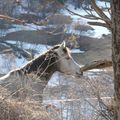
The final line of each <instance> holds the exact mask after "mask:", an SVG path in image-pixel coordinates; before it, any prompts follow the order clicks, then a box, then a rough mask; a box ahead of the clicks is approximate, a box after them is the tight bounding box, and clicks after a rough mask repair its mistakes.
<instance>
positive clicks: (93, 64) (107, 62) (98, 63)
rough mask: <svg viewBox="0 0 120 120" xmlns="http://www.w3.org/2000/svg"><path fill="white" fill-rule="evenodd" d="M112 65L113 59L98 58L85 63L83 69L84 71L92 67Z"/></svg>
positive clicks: (98, 67) (100, 67)
mask: <svg viewBox="0 0 120 120" xmlns="http://www.w3.org/2000/svg"><path fill="white" fill-rule="evenodd" d="M111 66H112V61H111V60H98V61H93V62H91V63H89V64H86V65H84V66H83V67H81V71H82V72H84V71H87V70H91V69H102V68H106V67H111Z"/></svg>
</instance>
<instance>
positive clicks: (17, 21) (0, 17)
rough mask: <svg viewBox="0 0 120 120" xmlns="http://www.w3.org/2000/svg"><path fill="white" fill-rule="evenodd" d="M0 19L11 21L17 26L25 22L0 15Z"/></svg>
mask: <svg viewBox="0 0 120 120" xmlns="http://www.w3.org/2000/svg"><path fill="white" fill-rule="evenodd" d="M0 19H4V20H8V21H11V22H13V23H17V24H25V21H22V20H19V19H16V18H13V17H9V16H6V15H0Z"/></svg>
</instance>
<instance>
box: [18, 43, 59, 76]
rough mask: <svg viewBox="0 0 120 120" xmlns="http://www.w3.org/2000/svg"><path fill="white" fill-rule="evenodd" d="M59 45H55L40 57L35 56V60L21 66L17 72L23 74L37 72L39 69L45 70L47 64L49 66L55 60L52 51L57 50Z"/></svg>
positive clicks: (54, 54) (55, 55) (55, 57)
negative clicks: (22, 72) (20, 71)
mask: <svg viewBox="0 0 120 120" xmlns="http://www.w3.org/2000/svg"><path fill="white" fill-rule="evenodd" d="M59 47H60V45H56V46H54V47H53V48H51V49H49V50H48V51H46V52H45V53H43V54H42V55H39V56H37V57H36V58H34V59H32V60H31V61H29V62H28V63H27V64H26V65H24V66H22V67H21V68H20V69H19V70H22V71H24V73H28V74H29V73H31V72H35V73H36V72H37V71H38V70H40V69H43V70H44V69H45V68H46V67H47V66H48V63H49V64H51V63H53V62H55V60H56V59H57V54H56V52H55V51H54V50H55V49H57V48H59Z"/></svg>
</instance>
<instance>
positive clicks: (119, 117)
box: [111, 0, 120, 120]
mask: <svg viewBox="0 0 120 120" xmlns="http://www.w3.org/2000/svg"><path fill="white" fill-rule="evenodd" d="M111 5H112V61H113V70H114V89H115V96H114V98H115V103H116V107H115V108H116V115H115V120H120V0H112V3H111Z"/></svg>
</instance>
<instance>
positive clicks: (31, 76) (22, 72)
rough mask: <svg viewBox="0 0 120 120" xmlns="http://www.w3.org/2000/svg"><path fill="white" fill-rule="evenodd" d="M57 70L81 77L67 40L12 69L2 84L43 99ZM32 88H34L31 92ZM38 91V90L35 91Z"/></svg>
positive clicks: (1, 79) (19, 92) (10, 88)
mask: <svg viewBox="0 0 120 120" xmlns="http://www.w3.org/2000/svg"><path fill="white" fill-rule="evenodd" d="M56 71H59V72H62V73H65V74H68V75H74V76H77V77H79V76H80V75H81V74H82V73H81V70H80V66H79V65H78V64H77V63H76V62H75V61H74V60H73V58H72V56H71V54H70V50H69V49H68V48H67V47H66V45H65V42H63V43H62V44H60V45H57V46H54V47H53V48H51V49H50V50H48V51H47V52H45V53H44V54H42V55H40V56H38V57H37V58H35V59H33V60H31V61H30V62H28V63H27V64H26V65H25V66H23V67H21V68H19V69H16V70H13V71H10V72H9V73H8V74H7V75H5V76H3V77H1V78H0V85H1V86H2V87H4V88H6V89H7V90H8V91H10V92H12V93H13V95H14V96H15V97H19V96H20V95H21V94H22V98H23V97H25V98H26V96H27V95H28V93H29V95H30V94H32V95H33V94H34V95H33V96H35V95H36V96H37V97H38V96H39V98H40V100H41V99H42V94H43V90H44V88H45V87H46V85H47V83H48V81H49V80H50V77H51V76H52V74H53V73H54V72H56ZM30 88H32V90H31V92H28V91H30ZM35 91H36V92H35Z"/></svg>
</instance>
